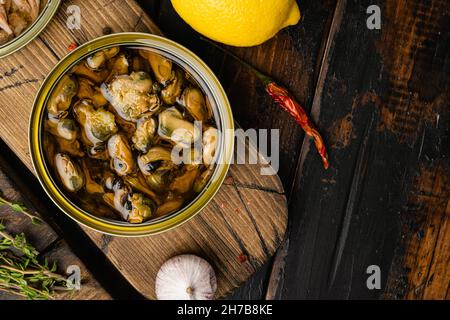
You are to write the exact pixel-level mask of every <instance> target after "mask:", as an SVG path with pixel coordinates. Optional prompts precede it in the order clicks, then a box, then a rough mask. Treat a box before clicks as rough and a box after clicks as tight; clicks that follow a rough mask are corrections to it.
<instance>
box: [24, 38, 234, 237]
mask: <svg viewBox="0 0 450 320" xmlns="http://www.w3.org/2000/svg"><path fill="white" fill-rule="evenodd" d="M116 46H125V47H127V48H138V49H145V50H150V51H152V52H154V53H157V54H159V55H161V56H163V57H165V58H167V59H170V60H171V61H173V62H174V63H176V64H177V65H178V66H180V67H181V68H182V69H184V70H185V71H186V72H187V73H188V74H189V75H190V76H192V77H193V79H194V80H195V82H196V83H197V84H198V85H199V87H200V88H201V89H202V90H203V92H204V93H205V95H206V96H207V98H208V101H209V103H210V105H211V109H212V112H213V113H214V119H215V123H216V126H217V129H218V132H219V135H218V143H217V149H216V165H215V168H214V172H213V174H212V176H211V178H210V179H209V181H208V183H207V184H206V186H205V187H204V188H203V190H202V191H201V192H200V193H199V194H197V195H196V197H195V198H194V199H193V200H191V201H190V202H189V203H186V204H184V206H183V207H181V209H179V210H178V211H175V212H173V213H169V214H167V215H164V216H161V217H158V218H155V219H152V220H148V221H145V222H143V223H140V224H132V223H129V222H125V221H118V220H113V219H108V218H105V217H99V216H97V215H95V214H94V213H93V212H88V211H87V210H85V209H83V208H81V207H80V206H78V205H76V204H75V203H74V202H73V201H72V200H71V199H70V197H68V196H67V192H66V191H65V190H63V189H62V188H60V186H59V185H58V183H56V181H55V177H54V175H53V174H52V170H51V169H52V168H51V167H49V165H48V163H47V161H46V156H45V154H46V153H45V149H44V145H43V131H44V121H45V114H46V106H47V103H48V100H49V97H50V95H51V93H52V91H53V90H54V88H55V86H56V85H57V84H58V83H59V80H60V79H61V78H62V77H63V76H64V75H65V74H67V72H68V71H69V70H71V69H72V68H73V67H74V66H75V65H76V64H77V63H79V62H80V61H82V60H83V59H86V58H87V57H89V56H91V55H92V54H93V53H95V52H98V51H100V50H104V49H108V48H112V47H116ZM29 141H30V154H31V157H32V162H33V165H34V169H35V171H36V174H37V177H38V179H39V181H40V183H41V185H42V187H43V188H44V190H45V191H46V193H47V194H48V196H49V197H50V198H51V199H52V201H53V202H54V203H55V204H56V205H57V206H58V207H59V208H60V209H61V210H62V211H63V212H65V213H66V214H67V215H68V216H69V217H71V218H72V219H74V220H75V221H77V222H78V223H80V224H82V225H85V226H87V227H89V228H91V229H94V230H97V231H100V232H103V233H107V234H111V235H118V236H143V235H151V234H157V233H161V232H164V231H167V230H170V229H172V228H174V227H177V226H179V225H181V224H182V223H184V222H186V221H188V220H189V219H190V218H192V217H194V216H195V215H196V214H197V213H199V212H200V211H201V210H202V208H204V207H205V206H206V205H207V204H208V202H209V201H210V200H211V199H212V198H213V196H214V195H215V194H216V193H217V191H218V190H219V188H220V186H221V184H222V182H223V180H224V179H225V177H226V174H227V171H228V169H229V166H230V163H231V161H232V157H233V150H234V123H233V116H232V112H231V108H230V105H229V102H228V99H227V96H226V94H225V91H224V90H223V88H222V86H221V84H220V82H219V81H218V79H217V78H216V76H215V75H214V74H213V72H212V71H211V69H210V68H209V67H208V66H207V65H206V64H205V63H204V62H203V61H202V60H201V59H200V58H199V57H197V56H196V55H195V54H194V53H192V52H191V51H189V50H188V49H186V48H185V47H183V46H181V45H179V44H177V43H176V42H173V41H171V40H169V39H166V38H163V37H159V36H155V35H151V34H144V33H118V34H112V35H108V36H104V37H100V38H97V39H94V40H92V41H90V42H88V43H86V44H84V45H82V46H80V47H78V48H77V49H76V50H74V51H72V52H71V53H70V54H68V55H67V56H66V57H65V58H63V59H62V60H61V61H60V62H59V63H58V64H57V65H56V66H55V67H54V69H53V70H52V71H51V72H50V74H49V75H48V76H47V78H46V79H45V80H44V82H43V84H42V86H41V88H40V90H39V92H38V94H37V97H36V100H35V102H34V106H33V110H32V114H31V118H30V125H29Z"/></svg>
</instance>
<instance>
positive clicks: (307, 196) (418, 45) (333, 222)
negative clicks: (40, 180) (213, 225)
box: [2, 0, 450, 299]
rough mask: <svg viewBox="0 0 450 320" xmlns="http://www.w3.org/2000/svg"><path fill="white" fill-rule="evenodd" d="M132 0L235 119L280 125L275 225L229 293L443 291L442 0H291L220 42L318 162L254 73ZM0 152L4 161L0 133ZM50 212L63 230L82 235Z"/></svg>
mask: <svg viewBox="0 0 450 320" xmlns="http://www.w3.org/2000/svg"><path fill="white" fill-rule="evenodd" d="M139 2H140V3H141V4H142V6H143V7H145V9H146V10H147V11H148V13H149V14H150V15H151V17H152V18H153V20H154V21H155V22H156V23H157V24H158V26H159V27H160V28H161V29H162V31H163V32H164V33H165V34H166V36H168V37H169V38H171V39H174V40H176V41H178V42H180V43H182V44H184V45H185V46H187V47H188V48H190V49H192V50H193V51H194V52H196V53H197V54H198V55H199V56H200V57H202V58H203V59H204V60H205V61H206V62H207V63H208V64H209V65H210V66H211V68H212V69H213V70H214V71H215V72H216V74H217V75H218V76H219V78H220V80H221V82H222V84H223V86H224V88H225V89H226V91H227V93H228V95H229V98H230V101H231V104H232V108H233V112H234V115H235V118H236V120H237V121H238V122H239V123H240V125H241V126H242V127H243V128H244V129H247V128H269V129H270V128H273V129H280V152H281V154H280V157H281V159H280V172H279V174H280V177H281V179H282V181H283V184H284V187H285V190H286V191H287V193H288V196H289V205H290V213H289V214H290V221H289V228H288V233H287V238H286V240H285V243H284V245H283V246H282V248H280V250H279V251H278V253H277V255H276V256H275V257H274V258H273V259H272V260H271V261H270V263H268V264H267V265H265V266H264V267H263V268H262V269H261V270H260V271H259V272H257V273H256V274H255V275H254V276H253V277H252V278H251V280H250V281H248V282H247V283H246V284H245V285H244V286H242V287H241V288H240V289H238V290H237V291H236V292H234V294H233V295H232V296H230V298H237V299H264V298H268V299H272V298H275V299H316V298H333V299H335V298H337V299H362V298H370V299H377V298H396V299H402V298H405V299H449V298H450V291H449V290H450V289H449V282H450V268H449V266H450V263H449V262H450V254H449V253H450V247H449V246H450V226H449V216H450V181H449V180H450V161H449V155H450V136H449V135H450V112H449V103H448V99H449V98H450V88H449V86H450V82H449V79H450V57H449V52H450V50H449V45H450V39H449V38H450V30H449V29H450V4H449V3H448V1H446V0H428V1H418V0H417V1H379V0H375V1H365V0H364V1H349V0H348V1H346V0H337V1H331V0H330V1H328V0H324V1H313V0H302V1H299V6H300V8H301V11H302V14H303V18H302V21H301V23H300V24H298V25H297V26H294V27H290V28H288V29H285V30H283V31H282V32H280V33H279V34H278V35H277V36H276V37H275V38H273V39H272V40H270V41H268V42H266V43H265V44H263V45H261V46H258V47H253V48H232V47H226V46H224V47H225V48H226V49H227V50H230V51H232V52H234V53H235V54H237V55H238V56H240V57H242V58H243V59H245V60H246V61H248V62H250V63H251V64H253V65H254V66H256V67H257V68H259V69H260V70H262V71H264V72H266V73H268V74H270V75H272V76H273V77H274V78H275V79H276V80H277V81H279V82H280V83H283V84H284V85H285V86H287V87H288V88H289V89H290V90H291V91H292V92H293V94H294V95H295V97H296V98H297V99H298V100H299V101H300V102H301V103H302V104H303V106H304V107H305V109H306V110H307V111H308V112H310V113H311V114H312V116H313V119H314V120H315V121H316V123H317V124H318V127H319V129H320V131H321V132H322V133H323V136H324V138H325V140H326V144H327V146H328V148H329V154H330V161H331V166H330V168H329V169H328V170H327V171H325V170H324V169H323V168H322V166H321V163H320V159H319V157H318V155H317V154H316V152H315V150H314V146H313V145H312V144H311V141H310V140H309V139H308V138H305V136H304V133H303V132H302V130H301V129H300V128H299V127H298V126H297V125H296V124H295V123H294V121H293V120H292V119H291V118H290V117H289V116H288V115H287V114H286V113H284V112H282V111H280V109H279V108H278V107H277V106H276V105H275V104H274V103H273V102H272V101H271V100H270V99H269V98H268V97H267V96H266V94H265V92H264V89H263V88H262V87H261V86H260V85H259V84H258V82H257V80H256V79H255V78H254V76H252V75H251V74H250V73H249V72H248V71H247V70H246V69H245V68H243V67H242V66H240V65H239V63H237V62H236V61H235V60H234V59H233V58H231V57H229V56H226V55H224V54H223V53H222V52H220V51H218V50H217V49H215V48H214V47H213V46H211V45H210V44H208V43H205V42H204V41H202V40H201V39H200V37H199V35H198V34H197V33H196V32H194V31H193V30H192V29H191V28H190V27H189V26H187V25H186V24H185V23H184V22H183V21H182V20H181V19H180V18H179V17H178V15H177V14H176V13H175V12H174V10H173V8H172V7H171V5H170V1H168V0H152V1H148V0H140V1H139ZM369 5H379V7H380V8H381V19H382V23H381V29H380V30H369V29H368V28H367V26H366V19H367V18H368V16H369V15H368V14H367V13H366V9H367V7H368V6H369ZM2 156H3V157H5V158H7V159H9V160H10V161H13V160H11V159H13V155H11V154H9V153H8V150H7V148H6V147H5V146H4V145H2ZM20 167H21V165H20V164H19V163H15V164H14V170H13V169H11V170H12V171H11V173H12V175H13V176H14V180H21V181H26V182H27V183H26V184H27V185H28V186H32V187H31V189H32V190H33V191H32V192H33V193H35V194H38V195H39V194H42V192H41V191H40V189H39V187H38V184H37V182H36V181H35V179H34V177H32V176H30V174H29V173H28V171H27V170H21V168H20ZM47 205H48V206H50V209H49V210H54V208H51V204H47ZM56 216H57V217H56V218H55V219H56V224H58V225H60V226H61V228H63V231H64V232H67V234H68V239H67V241H68V243H69V244H71V243H72V244H73V243H74V242H75V243H76V242H77V241H84V242H85V243H84V245H86V246H87V247H89V244H88V243H87V242H88V241H87V240H86V239H85V238H83V237H82V236H81V235H79V234H74V233H75V232H71V230H72V228H73V227H74V226H73V223H68V222H67V221H66V220H67V218H65V217H63V216H62V215H56ZM84 245H83V247H84ZM76 254H77V255H79V256H80V258H81V259H82V260H83V262H84V263H85V264H86V265H87V266H88V268H89V269H90V270H91V271H92V273H93V274H94V276H96V277H97V280H98V281H99V282H100V283H101V284H102V285H103V287H104V288H105V289H106V290H107V291H108V292H109V293H110V294H111V295H112V297H116V298H117V297H118V298H122V297H131V298H139V295H138V294H137V293H136V292H135V291H133V289H132V288H130V287H129V286H127V284H126V282H125V281H119V282H120V283H119V284H118V285H117V286H113V285H111V283H113V281H115V280H113V279H115V277H117V272H115V271H114V270H112V269H111V266H109V265H107V262H105V261H103V260H102V261H101V262H100V264H98V263H97V261H93V260H92V255H91V256H90V257H89V254H86V252H83V250H81V249H79V250H78V251H76ZM371 265H376V266H379V268H380V270H381V289H373V290H369V289H368V287H367V285H366V280H367V278H368V277H369V274H367V272H366V271H367V268H368V267H369V266H371ZM105 268H108V269H111V274H108V273H105V272H103V271H102V270H104V269H105Z"/></svg>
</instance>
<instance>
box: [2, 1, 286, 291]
mask: <svg viewBox="0 0 450 320" xmlns="http://www.w3.org/2000/svg"><path fill="white" fill-rule="evenodd" d="M72 4H76V5H79V6H80V8H81V12H82V17H83V22H82V31H71V30H67V29H66V28H65V21H66V13H65V12H66V8H67V6H69V5H72ZM100 8H101V10H99V9H100ZM100 11H101V13H99V12H100ZM111 17H114V19H112V18H111ZM106 27H108V28H110V29H111V30H112V31H114V32H118V31H135V30H137V31H145V30H147V31H150V32H159V31H158V30H157V29H155V28H154V24H153V23H152V22H151V21H150V19H149V18H148V16H147V15H146V14H145V13H144V12H143V11H142V9H140V7H138V6H137V5H136V3H135V2H134V1H131V0H130V1H121V2H118V1H112V2H111V1H107V2H105V1H103V0H96V1H89V2H86V1H80V0H73V1H65V2H64V4H63V5H62V7H61V8H60V10H59V12H58V14H57V17H56V18H55V19H53V21H52V22H51V23H50V24H49V27H48V28H47V29H46V31H45V32H44V33H42V34H41V36H40V37H39V39H36V40H35V41H34V42H33V43H32V44H30V45H29V46H27V47H26V48H25V49H24V50H22V51H20V52H19V53H16V54H14V55H13V56H11V58H10V57H8V58H6V59H3V60H2V61H0V69H1V72H3V73H5V77H4V78H2V79H0V93H1V95H2V99H1V101H0V116H2V119H0V129H1V132H0V137H1V138H2V139H4V140H5V141H6V142H7V143H8V145H9V146H10V147H11V149H12V150H13V151H14V152H15V153H16V154H17V155H18V156H19V157H20V159H21V160H22V161H23V162H24V163H25V164H26V165H27V166H28V168H30V169H31V162H30V159H29V155H28V151H27V143H26V141H27V137H26V135H27V134H26V133H27V122H28V116H29V112H30V109H31V105H32V101H33V97H34V94H35V92H36V90H37V87H38V85H39V83H40V82H41V81H42V79H43V76H44V75H45V74H46V73H47V72H48V70H49V69H50V67H51V66H52V65H54V63H56V60H58V58H60V57H62V56H63V55H64V54H65V53H66V51H67V48H68V46H69V45H70V44H71V43H72V42H76V43H82V42H84V41H87V40H89V39H91V38H94V37H96V36H99V35H101V34H102V33H104V31H105V28H106ZM35 55H38V57H39V59H37V60H36V59H35V60H34V61H33V63H31V62H30V59H31V57H34V56H35ZM41 60H43V63H42V65H41ZM20 65H23V66H24V67H23V68H19V69H18V70H17V71H16V72H13V74H12V75H9V76H6V72H8V71H9V70H11V69H12V68H15V67H16V66H20ZM8 74H9V73H8ZM35 74H36V75H37V76H34V75H35ZM27 79H34V80H33V81H27ZM17 83H20V85H16V84H17ZM1 88H3V89H1ZM23 92H26V93H27V94H26V95H23V94H22V95H21V93H23ZM16 96H17V98H16ZM18 99H20V104H18V105H15V106H14V108H13V110H11V107H10V106H9V104H8V103H7V101H17V100H18ZM230 177H231V180H230V182H229V183H228V184H225V185H224V186H223V187H222V188H221V190H220V191H219V193H218V194H217V196H216V197H215V199H214V200H213V201H212V203H211V204H210V205H209V206H208V207H207V208H206V209H205V210H204V211H203V212H202V214H201V215H198V216H197V217H196V218H194V219H192V220H191V221H189V222H188V223H186V224H185V225H183V226H182V227H180V228H178V229H176V230H174V231H171V232H167V233H165V234H163V235H159V236H155V237H146V238H139V239H123V238H113V237H109V236H104V235H101V234H99V233H96V232H93V231H90V230H87V229H86V228H83V230H84V231H85V232H86V233H87V234H88V235H89V237H91V239H92V240H93V241H94V242H95V243H96V244H97V246H98V247H99V248H101V249H102V250H103V252H104V253H105V254H106V256H107V257H108V258H109V259H110V261H111V262H112V263H113V264H114V265H115V267H116V268H117V269H118V270H120V271H121V272H122V274H123V275H124V277H125V278H126V279H127V280H128V281H130V283H132V284H133V285H134V286H135V287H136V289H137V290H138V291H140V292H141V293H143V294H144V295H145V296H146V297H149V298H154V297H155V296H154V292H153V281H154V277H155V275H156V272H157V270H158V268H159V266H160V265H161V264H162V263H163V262H164V260H165V259H167V258H169V257H170V256H172V255H174V254H180V253H184V252H195V253H198V254H200V255H202V256H205V257H206V258H208V259H209V260H210V261H211V262H212V263H213V265H214V266H215V267H216V270H217V273H218V281H219V289H218V293H217V297H221V296H223V295H224V294H226V293H228V292H230V291H231V290H232V289H234V288H236V287H237V286H238V285H240V284H241V283H242V282H243V281H245V280H246V279H248V277H249V276H250V275H251V274H252V273H254V272H255V271H256V270H257V269H258V268H259V267H260V266H261V265H262V264H263V263H265V262H266V261H267V260H268V259H269V258H270V257H271V256H272V254H273V253H274V252H275V250H276V248H277V247H278V245H279V244H280V242H281V239H282V238H283V236H284V232H285V229H286V222H287V221H286V220H287V208H286V199H285V196H284V194H283V192H284V191H283V189H282V187H281V183H280V182H279V180H278V178H277V177H267V176H260V175H259V166H248V168H247V170H241V169H240V168H239V169H237V168H236V169H234V170H231V171H230ZM250 180H253V181H252V183H251V185H248V184H247V182H248V181H250ZM236 181H237V182H236ZM222 206H223V207H222ZM242 254H245V255H246V256H247V257H248V259H247V261H246V262H243V263H239V261H238V260H239V259H238V257H239V256H241V255H242Z"/></svg>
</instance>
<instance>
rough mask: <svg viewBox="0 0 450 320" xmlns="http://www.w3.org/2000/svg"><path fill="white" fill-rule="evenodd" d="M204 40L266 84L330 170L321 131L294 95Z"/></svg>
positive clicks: (227, 52) (237, 58) (268, 91)
mask: <svg viewBox="0 0 450 320" xmlns="http://www.w3.org/2000/svg"><path fill="white" fill-rule="evenodd" d="M202 39H203V40H205V41H207V42H209V43H210V44H212V45H213V46H214V47H216V48H218V49H219V50H221V51H223V52H224V53H226V54H227V55H230V56H232V57H233V58H235V59H236V60H237V61H239V62H240V63H242V64H243V65H244V66H246V67H247V68H248V69H250V70H251V71H252V72H253V73H254V74H255V75H256V76H257V77H258V78H259V79H260V80H261V81H262V83H263V84H264V87H265V89H266V92H267V93H268V94H269V95H270V97H271V98H272V99H273V100H274V101H276V102H277V103H278V105H279V106H280V107H282V108H283V109H284V110H285V111H287V112H288V113H289V114H290V115H291V116H292V117H293V118H294V119H295V121H296V122H297V123H298V124H299V125H300V126H301V127H302V129H303V130H304V131H305V133H306V134H307V135H309V136H310V137H312V138H313V139H314V143H315V145H316V148H317V151H318V152H319V154H320V156H321V158H322V163H323V166H324V168H325V169H328V166H329V162H328V154H327V150H326V148H325V144H324V142H323V139H322V136H321V135H320V133H319V131H318V130H317V128H316V126H315V125H314V123H313V122H312V121H311V119H310V118H309V116H308V115H307V114H306V112H305V110H304V109H303V108H302V106H301V105H300V104H299V103H298V102H297V101H296V100H295V98H294V97H293V96H292V94H290V93H289V91H288V90H287V89H286V88H285V87H283V86H281V85H279V84H277V83H276V82H275V81H274V80H273V79H272V78H270V77H269V76H267V75H265V74H263V73H261V72H260V71H258V70H257V69H256V68H255V67H253V66H252V65H251V64H249V63H247V62H246V61H244V60H242V59H241V58H239V57H238V56H236V55H235V54H233V53H231V52H229V51H227V50H225V49H224V48H222V47H220V46H219V45H217V44H216V43H214V42H212V41H210V40H208V39H204V38H202Z"/></svg>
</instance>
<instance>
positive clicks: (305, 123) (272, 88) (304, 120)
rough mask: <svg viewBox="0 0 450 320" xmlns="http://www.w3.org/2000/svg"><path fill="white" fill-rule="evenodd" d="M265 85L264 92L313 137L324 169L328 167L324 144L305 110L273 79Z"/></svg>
mask: <svg viewBox="0 0 450 320" xmlns="http://www.w3.org/2000/svg"><path fill="white" fill-rule="evenodd" d="M265 87H266V92H267V93H268V94H269V95H270V96H271V97H272V99H273V100H275V101H276V102H277V103H278V105H280V106H281V107H282V108H283V109H284V110H286V111H287V112H288V113H289V114H290V115H291V116H292V117H293V118H294V119H295V121H297V123H298V124H299V125H300V126H301V127H302V129H303V130H304V131H305V133H306V134H307V135H308V136H310V137H312V138H313V139H314V143H315V145H316V148H317V151H318V152H319V154H320V157H321V158H322V162H323V166H324V168H325V169H328V165H329V162H328V154H327V150H326V149H325V144H324V142H323V139H322V137H321V135H320V133H319V131H317V129H316V126H315V125H314V124H313V123H312V122H311V120H310V118H309V117H308V115H307V114H306V112H305V110H303V108H302V107H301V106H300V104H299V103H298V102H297V101H295V99H294V98H293V97H292V95H291V94H290V93H289V91H287V89H286V88H284V87H282V86H280V85H278V84H276V83H275V82H273V81H272V82H269V83H268V84H266V85H265Z"/></svg>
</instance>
